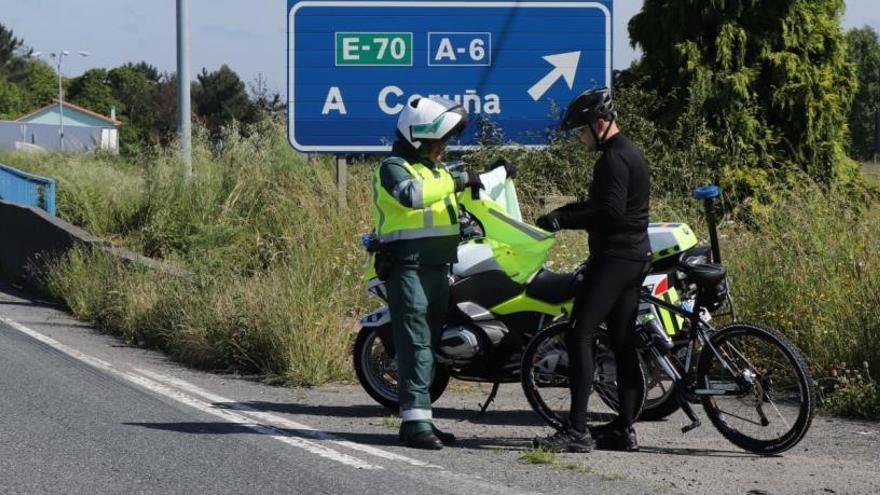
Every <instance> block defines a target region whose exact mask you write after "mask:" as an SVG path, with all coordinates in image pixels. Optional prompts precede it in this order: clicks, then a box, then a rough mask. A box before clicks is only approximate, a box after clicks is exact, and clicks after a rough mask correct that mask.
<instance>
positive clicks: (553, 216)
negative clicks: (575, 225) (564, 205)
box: [535, 211, 562, 232]
mask: <svg viewBox="0 0 880 495" xmlns="http://www.w3.org/2000/svg"><path fill="white" fill-rule="evenodd" d="M559 217H560V214H559V213H558V212H556V211H551V212H550V213H548V214H546V215H543V216H541V217H538V220H536V221H535V225H537V226H538V227H540V228H542V229H544V230H546V231H549V232H556V231H558V230H560V229H562V225H561V224H560V223H559Z"/></svg>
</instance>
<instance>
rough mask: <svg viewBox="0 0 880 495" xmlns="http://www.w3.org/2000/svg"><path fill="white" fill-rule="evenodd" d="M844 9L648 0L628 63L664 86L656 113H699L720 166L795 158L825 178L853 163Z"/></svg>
mask: <svg viewBox="0 0 880 495" xmlns="http://www.w3.org/2000/svg"><path fill="white" fill-rule="evenodd" d="M843 10H844V2H843V0H822V1H816V0H645V3H644V7H643V8H642V10H641V12H640V13H639V14H637V15H636V16H635V17H634V18H633V19H632V20H631V21H630V24H629V31H630V37H631V39H632V43H633V45H636V46H638V47H640V48H641V49H642V52H643V54H644V55H643V58H642V59H641V60H640V61H639V62H637V63H636V64H635V65H634V68H633V71H634V73H636V74H638V75H639V76H640V77H642V80H644V81H645V84H647V85H648V87H649V88H650V89H653V90H655V91H656V93H657V94H662V95H668V98H667V99H666V100H665V101H664V103H663V105H661V106H660V107H659V110H658V112H657V114H656V115H654V116H653V117H654V118H655V120H657V121H658V122H660V123H664V124H668V125H672V123H674V122H676V121H677V120H678V119H679V118H681V117H682V116H683V115H687V116H697V117H699V118H702V119H704V120H705V122H706V124H707V125H708V126H709V128H710V129H711V130H712V131H713V135H714V138H713V140H714V144H715V145H717V146H718V147H719V148H720V149H721V150H722V151H723V152H724V154H725V156H726V157H727V160H728V161H729V163H725V164H723V165H733V166H745V167H751V168H755V167H757V168H762V169H779V168H785V167H786V166H797V167H799V168H800V169H802V170H803V171H804V172H806V173H807V174H809V175H810V176H811V177H813V178H814V179H816V180H818V181H820V182H823V183H826V184H830V183H831V182H833V181H834V180H835V179H837V178H843V177H847V178H850V177H851V175H852V172H853V171H852V161H851V160H849V159H848V158H847V156H846V149H847V143H848V127H847V117H848V113H849V108H850V105H851V103H852V95H853V94H854V92H855V88H856V85H857V83H856V77H855V72H854V68H853V65H852V64H851V63H850V62H848V61H847V45H846V40H845V37H844V35H843V33H842V32H841V28H840V19H841V15H842V13H843Z"/></svg>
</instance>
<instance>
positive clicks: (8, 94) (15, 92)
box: [0, 76, 28, 119]
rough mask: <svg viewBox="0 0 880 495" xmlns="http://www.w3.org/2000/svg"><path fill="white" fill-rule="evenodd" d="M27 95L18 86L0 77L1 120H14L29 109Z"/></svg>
mask: <svg viewBox="0 0 880 495" xmlns="http://www.w3.org/2000/svg"><path fill="white" fill-rule="evenodd" d="M26 105H27V95H26V94H25V92H24V90H22V89H21V87H19V86H18V85H17V84H14V83H12V82H10V81H9V80H8V79H6V78H5V77H3V76H0V119H13V118H15V117H17V116H19V115H21V114H22V113H24V112H25V111H26V110H28V108H27V106H26Z"/></svg>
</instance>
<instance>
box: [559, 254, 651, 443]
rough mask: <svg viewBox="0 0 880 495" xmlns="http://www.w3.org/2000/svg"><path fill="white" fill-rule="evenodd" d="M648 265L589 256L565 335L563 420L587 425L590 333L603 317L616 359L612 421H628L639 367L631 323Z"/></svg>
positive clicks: (636, 394) (577, 426)
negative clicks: (567, 396)
mask: <svg viewBox="0 0 880 495" xmlns="http://www.w3.org/2000/svg"><path fill="white" fill-rule="evenodd" d="M649 266H650V265H649V264H648V263H647V262H644V261H633V260H626V259H623V258H614V257H611V256H599V257H593V258H590V261H589V263H588V265H587V269H586V271H585V273H584V281H583V284H581V286H580V287H579V289H578V293H577V295H576V299H575V304H574V309H573V310H572V316H573V318H572V326H571V327H570V328H569V330H568V333H567V334H566V346H567V347H568V354H569V384H570V387H571V412H570V414H569V422H570V424H571V426H572V427H574V428H575V429H576V430H578V431H586V429H587V399H588V398H589V396H590V391H591V390H592V388H593V372H594V365H595V363H594V360H593V338H594V334H595V332H596V330H598V328H599V325H600V324H601V323H602V322H603V321H604V322H605V323H606V325H607V327H608V334H609V337H610V340H611V346H612V348H613V350H614V358H615V360H616V361H617V390H618V396H619V398H620V410H619V415H618V417H617V420H615V423H616V424H617V425H618V426H619V427H622V428H628V427H630V426H632V424H633V420H634V418H633V416H634V415H635V409H636V406H637V402H638V400H639V399H640V394H641V390H640V387H639V382H640V381H641V380H642V377H640V376H639V375H640V373H641V370H640V368H639V361H638V356H637V355H636V348H635V334H634V324H635V319H636V312H637V310H638V303H639V287H640V286H641V284H642V281H643V280H644V278H645V275H646V274H647V269H648V267H649Z"/></svg>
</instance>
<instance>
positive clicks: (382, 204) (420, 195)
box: [373, 160, 459, 243]
mask: <svg viewBox="0 0 880 495" xmlns="http://www.w3.org/2000/svg"><path fill="white" fill-rule="evenodd" d="M398 163H399V164H400V165H401V166H403V167H404V168H405V169H406V170H407V172H409V174H410V176H411V177H412V178H411V179H408V180H406V181H403V182H401V183H400V184H398V185H397V186H395V188H394V191H393V194H389V192H388V191H387V190H385V188H384V187H382V180H381V171H380V169H381V167H378V168H377V169H376V172H375V174H374V175H373V226H374V227H375V229H376V232H377V234H378V236H379V240H380V241H381V242H384V243H388V242H395V241H403V240H412V239H423V238H428V237H447V236H454V235H458V234H459V226H458V204H457V202H456V199H455V185H454V182H453V179H452V175H450V173H449V171H448V170H446V168H445V167H442V166H440V167H438V168H436V169H430V168H428V167H426V166H424V165H422V164H420V163H416V164H412V165H411V164H409V163H406V162H405V161H403V160H400V161H398ZM409 185H412V188H413V193H414V194H413V198H412V201H413V206H412V208H407V207H406V206H403V205H402V204H401V203H400V200H399V195H400V194H401V192H402V191H403V190H404V188H406V187H407V186H409ZM438 193H439V194H441V195H442V199H439V200H435V201H434V202H433V203H431V204H425V201H424V198H426V197H436V196H437V195H438Z"/></svg>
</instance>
